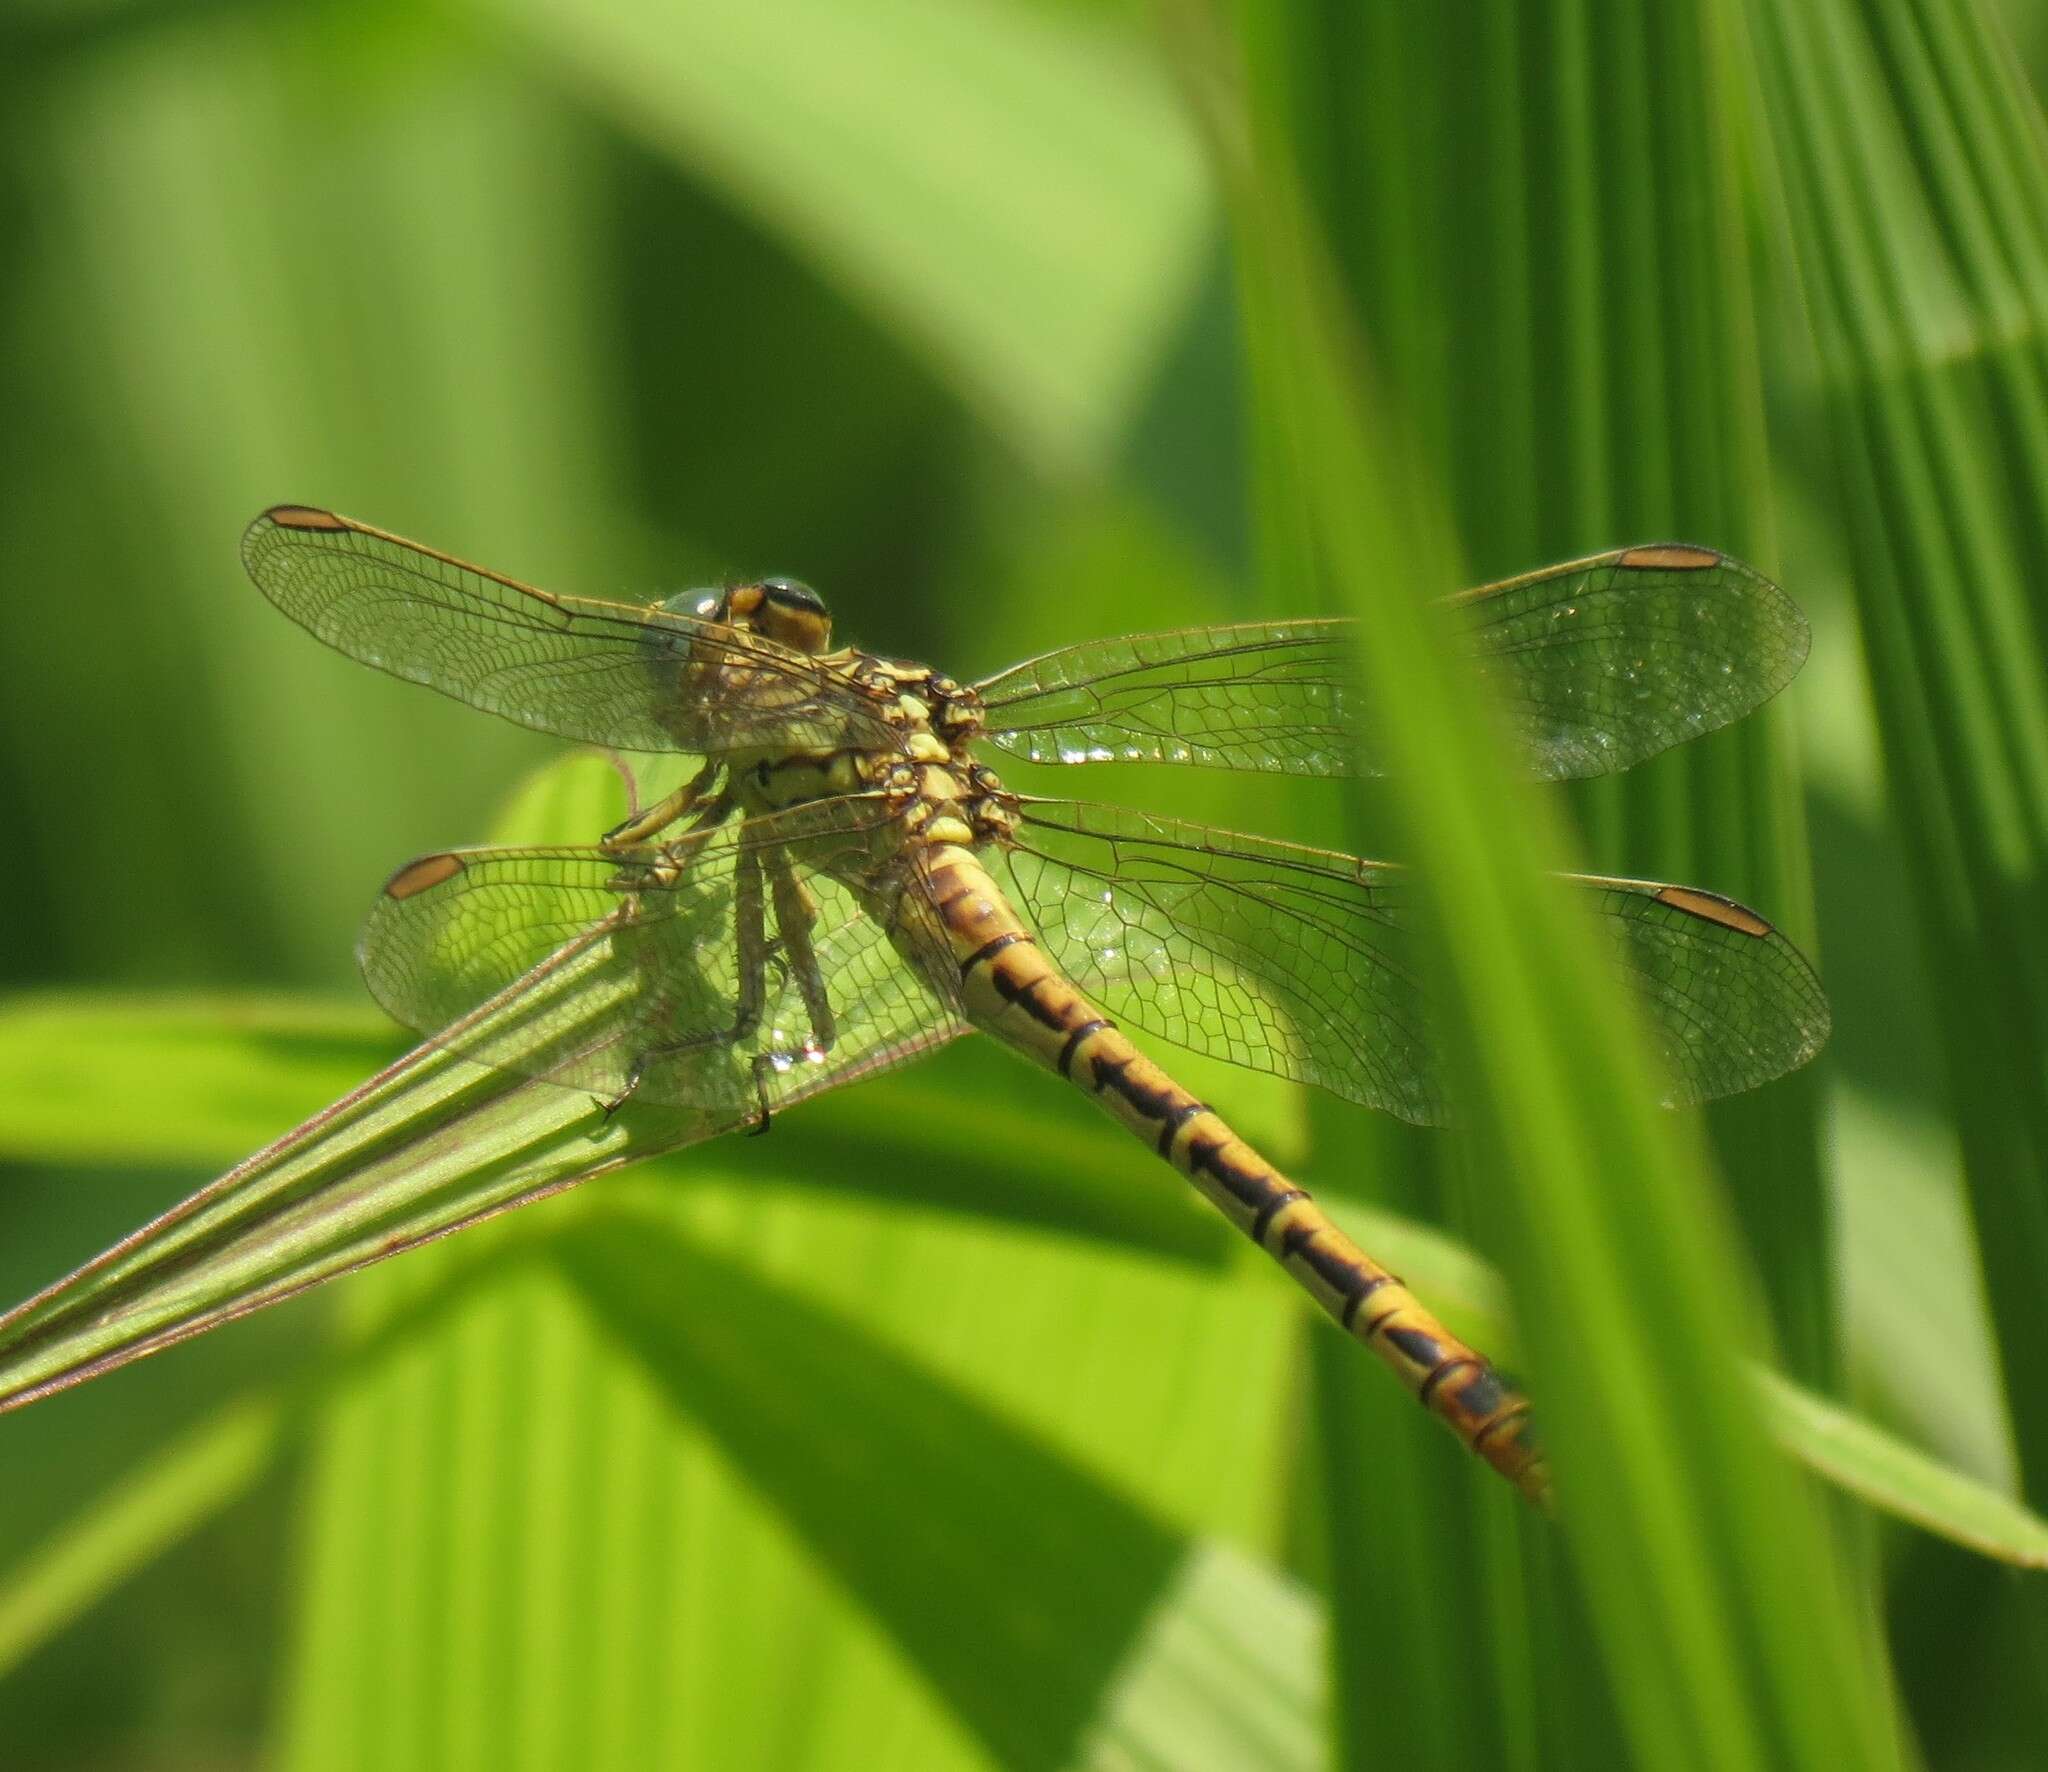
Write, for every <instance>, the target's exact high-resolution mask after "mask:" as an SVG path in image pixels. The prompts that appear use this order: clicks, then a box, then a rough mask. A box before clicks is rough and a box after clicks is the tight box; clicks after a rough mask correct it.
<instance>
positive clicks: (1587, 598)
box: [981, 544, 1807, 780]
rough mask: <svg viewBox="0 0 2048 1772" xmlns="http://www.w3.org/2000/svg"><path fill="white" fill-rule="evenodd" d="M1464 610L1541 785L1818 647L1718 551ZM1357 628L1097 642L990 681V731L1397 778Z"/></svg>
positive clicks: (1781, 604)
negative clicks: (1360, 669) (1357, 664)
mask: <svg viewBox="0 0 2048 1772" xmlns="http://www.w3.org/2000/svg"><path fill="white" fill-rule="evenodd" d="M1451 602H1452V604H1453V606H1454V607H1455V609H1456V610H1457V612H1458V614H1459V616H1460V617H1461V619H1462V621H1463V623H1464V625H1465V629H1466V634H1467V644H1468V646H1469V647H1470V649H1471V651H1472V653H1473V655H1474V658H1475V661H1476V663H1477V665H1478V668H1479V670H1480V671H1481V673H1482V674H1483V675H1485V676H1486V677H1488V678H1490V679H1491V680H1492V682H1493V684H1494V685H1495V688H1496V690H1497V691H1498V693H1499V695H1500V697H1501V699H1502V701H1503V702H1504V703H1505V704H1506V707H1507V709H1508V712H1509V715H1510V718H1511V719H1512V720H1513V722H1514V724H1515V726H1516V728H1517V731H1518V734H1519V737H1520V739H1521V741H1522V749H1523V754H1524V757H1525V759H1526V762H1527V765H1528V767H1529V769H1530V770H1531V772H1533V773H1534V774H1535V775H1536V776H1538V777H1540V778H1544V779H1551V780H1558V779H1563V778H1566V777H1573V776H1588V775H1607V774H1612V773H1614V772H1616V771H1618V770H1622V769H1627V768H1631V767H1633V766H1634V765H1635V764H1637V763H1640V762H1642V761H1643V760H1644V759H1645V758H1648V757H1652V756H1655V755H1656V754H1657V753H1658V752H1659V751H1662V750H1667V749H1669V748H1670V747H1671V746H1672V745H1675V744H1681V743H1683V742H1684V741H1685V740H1687V739H1690V738H1697V737H1699V736H1700V735H1701V734H1702V733H1706V732H1711V731H1714V730H1715V729H1716V728H1718V727H1721V726H1725V725H1727V724H1728V723H1729V722H1730V721H1732V720H1736V719H1739V718H1741V716H1742V715H1744V714H1746V713H1748V712H1750V711H1751V710H1752V709H1753V708H1755V707H1757V706H1759V705H1761V704H1762V703H1763V702H1765V701H1768V700H1769V699H1770V698H1771V697H1772V696H1773V695H1775V694H1777V692H1778V691H1779V690H1780V689H1782V688H1783V687H1784V686H1785V685H1786V684H1787V683H1789V682H1790V681H1791V680H1792V678H1793V676H1794V675H1795V674H1796V673H1797V672H1798V670H1799V667H1800V665H1801V664H1802V663H1803V662H1804V661H1805V658H1806V648H1807V629H1806V620H1805V617H1804V616H1802V615H1801V614H1800V612H1799V610H1798V608H1797V607H1796V606H1795V605H1794V604H1793V603H1792V601H1791V599H1790V598H1788V597H1787V596H1786V595H1785V594H1784V592H1783V591H1781V590H1779V589H1778V587H1777V586H1776V585H1774V584H1772V583H1771V582H1770V580H1768V579H1766V578H1764V577H1762V576H1761V575H1759V574H1758V573H1755V572H1752V571H1751V570H1750V569H1749V568H1748V567H1747V566H1744V565H1742V564H1741V563H1740V562H1739V561H1735V560H1731V559H1729V558H1728V557H1727V556H1726V555H1724V554H1717V553H1714V552H1712V551H1711V550H1709V549H1706V548H1695V547H1687V546H1683V545H1677V544H1671V545H1664V546H1656V547H1639V548H1626V549H1622V550H1620V551H1618V552H1615V553H1611V554H1600V555H1597V556H1595V557H1593V558H1591V559H1586V560H1574V561H1570V562H1568V563H1566V564H1564V565H1562V566H1551V567H1546V568H1545V569H1544V570H1542V571H1540V572H1533V573H1529V574H1527V575H1525V576H1524V577H1521V578H1515V579H1508V580H1506V581H1504V582H1502V583H1500V584H1494V585H1485V586H1482V587H1481V588H1479V589H1478V590H1474V591H1467V592H1464V593H1463V594H1461V595H1460V596H1458V597H1455V598H1453V599H1451ZM1356 629H1357V624H1356V623H1355V622H1352V621H1348V620H1327V621H1287V622H1247V623H1240V624H1236V625H1233V626H1227V627H1211V628H1186V629H1181V630H1178V631H1175V632H1170V633H1160V634H1135V635H1129V636H1126V637H1124V638H1121V639H1114V640H1096V641H1084V642H1082V643H1081V644H1080V645H1077V646H1069V647H1066V648H1064V649H1062V650H1060V651H1058V652H1052V653H1047V654H1046V655H1045V656H1044V657H1042V658H1037V659H1033V660H1032V661H1031V662H1029V663H1028V664H1022V665H1018V666H1017V667H1015V668H1014V669H1012V670H1009V671H1005V672H1003V673H1002V674H1001V675H999V676H996V677H992V678H990V679H989V680H988V681H987V682H986V683H984V684H982V685H981V694H982V699H983V703H984V705H985V706H986V708H987V710H988V736H989V738H990V740H991V741H992V742H993V743H995V744H997V745H1000V746H1001V747H1002V748H1003V749H1005V750H1007V751H1010V752H1013V753H1014V754H1016V755H1018V756H1023V757H1027V758H1029V759H1031V760H1032V761H1034V762H1044V763H1083V762H1112V761H1128V762H1161V763H1191V764H1198V765H1206V766H1208V767H1211V768H1224V769H1253V770H1264V771H1267V772H1271V773H1278V774H1290V775H1351V774H1364V775H1378V774H1382V773H1384V772H1385V768H1386V759H1387V754H1388V747H1387V743H1386V735H1385V731H1384V728H1383V727H1382V725H1381V724H1380V722H1379V721H1378V719H1377V717H1376V715H1375V712H1374V709H1373V707H1372V705H1371V702H1370V698H1369V697H1368V696H1367V695H1366V693H1365V690H1364V688H1363V686H1362V684H1361V683H1360V681H1359V679H1358V676H1357V674H1356V672H1355V670H1354V668H1353V666H1352V663H1351V658H1352V650H1353V648H1354V646H1356V645H1357V644H1359V640H1358V638H1357V633H1356Z"/></svg>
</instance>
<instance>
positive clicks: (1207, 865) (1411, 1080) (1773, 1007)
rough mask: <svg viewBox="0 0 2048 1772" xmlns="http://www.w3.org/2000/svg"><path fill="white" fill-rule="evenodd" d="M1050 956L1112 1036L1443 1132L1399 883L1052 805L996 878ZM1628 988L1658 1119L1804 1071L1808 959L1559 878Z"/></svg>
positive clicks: (1349, 864) (1698, 897)
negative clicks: (1577, 891) (1652, 1070)
mask: <svg viewBox="0 0 2048 1772" xmlns="http://www.w3.org/2000/svg"><path fill="white" fill-rule="evenodd" d="M994 866H995V871H996V874H997V878H998V881H999V882H1000V883H1001V884H1002V885H1003V886H1004V887H1005V888H1006V889H1007V890H1008V891H1010V892H1012V893H1014V894H1015V898H1016V903H1017V905H1018V908H1019V909H1020V910H1022V911H1023V912H1024V913H1025V915H1026V916H1027V917H1028V919H1029V920H1030V921H1031V923H1032V925H1033V926H1034V927H1035V928H1036V930H1037V931H1038V936H1039V940H1040V941H1041V943H1042V944H1043V945H1044V947H1045V949H1046V951H1047V953H1048V954H1049V955H1051V956H1052V958H1053V959H1055V960H1056V961H1057V962H1058V963H1059V965H1060V966H1062V967H1063V968H1064V969H1065V970H1066V972H1067V973H1068V975H1069V976H1070V977H1072V978H1073V980H1074V982H1075V983H1076V984H1078V985H1079V986H1080V987H1081V988H1082V990H1083V991H1085V992H1087V993H1088V994H1089V995H1090V996H1091V997H1092V998H1094V999H1095V1001H1097V1002H1098V1003H1100V1004H1101V1005H1102V1006H1103V1008H1104V1009H1105V1010H1107V1011H1108V1013H1109V1014H1110V1015H1111V1016H1113V1017H1114V1018H1116V1019H1117V1020H1119V1021H1122V1022H1126V1023H1128V1024H1129V1025H1131V1026H1133V1027H1137V1028H1141V1029H1143V1030H1144V1031H1146V1032H1147V1033H1151V1034H1154V1035H1157V1036H1158V1037H1159V1038H1160V1039H1163V1040H1169V1041H1172V1042H1173V1043H1174V1044H1175V1045H1179V1046H1184V1047H1187V1048H1188V1049H1189V1050H1191V1051H1195V1052H1201V1053H1206V1054H1208V1055H1210V1056H1212V1057H1216V1058H1225V1059H1229V1060H1231V1061H1232V1062H1233V1063H1236V1064H1242V1065H1246V1066H1249V1067H1250V1068H1251V1069H1253V1070H1260V1071H1272V1072H1275V1073H1277V1074H1278V1075H1280V1076H1283V1077H1291V1078H1293V1079H1294V1080H1296V1081H1298V1082H1303V1083H1314V1084H1318V1085H1320V1086H1321V1087H1322V1088H1325V1089H1328V1090H1330V1091H1332V1092H1333V1093H1335V1094H1338V1095H1342V1096H1346V1097H1348V1098H1349V1099H1351V1100H1353V1101H1360V1102H1364V1103H1365V1104H1367V1105H1368V1106H1370V1107H1376V1108H1380V1109H1383V1110H1385V1111H1386V1112H1388V1113H1391V1114H1395V1115H1397V1116H1399V1117H1400V1118H1401V1119H1404V1120H1410V1121H1414V1122H1416V1123H1418V1124H1440V1123H1441V1122H1442V1121H1443V1120H1444V1118H1445V1103H1444V1067H1443V1063H1442V1060H1441V1057H1440V1054H1439V1050H1438V1047H1437V1045H1436V1043H1435V1041H1434V1039H1433V1038H1432V1033H1431V1027H1430V1021H1429V1018H1428V1015H1427V1013H1426V1006H1425V1003H1424V998H1423V992H1422V988H1421V982H1420V979H1421V975H1420V965H1421V954H1420V951H1419V947H1418V931H1417V925H1416V915H1415V901H1414V897H1413V890H1412V887H1411V885H1410V882H1409V876H1408V875H1407V873H1406V872H1405V870H1403V869H1401V868H1398V867H1392V866H1389V865H1387V864H1385V863H1381V862H1371V861H1360V860H1358V859H1357V858H1356V857H1354V856H1349V855H1341V854H1337V853H1335V852H1332V851H1327V850H1317V849H1305V848H1299V847H1297V846H1295V845H1293V844H1289V843H1276V842H1271V841H1269V840H1267V839H1265V838H1260V837H1248V836H1241V835H1238V834H1235V833H1233V832H1229V831H1218V830H1211V829H1208V828H1206V827H1204V826H1201V825H1192V824H1183V823H1180V822H1177V821H1175V820H1172V819H1163V818H1151V817H1147V816H1146V815H1144V814H1142V813H1135V812H1128V811H1125V810H1123V809H1121V808H1118V807H1110V806H1087V805H1079V804H1076V803H1073V802H1070V801H1060V800H1027V801H1025V802H1024V803H1023V808H1022V818H1021V822H1020V824H1019V827H1018V831H1017V841H1016V844H1015V846H1014V847H1013V848H1011V849H1010V850H1008V851H1007V853H1005V854H1003V855H1001V856H999V857H997V858H995V862H994ZM1574 878H1575V880H1576V883H1577V884H1578V885H1580V886H1581V887H1583V888H1584V890H1585V891H1586V892H1587V893H1588V894H1589V896H1590V897H1591V900H1592V904H1593V908H1594V910H1595V911H1596V912H1597V913H1598V917H1599V921H1600V924H1601V926H1602V928H1603V930H1604V932H1605V934H1606V936H1607V938H1608V940H1609V942H1610V944H1611V947H1612V951H1613V955H1614V959H1615V962H1616V964H1617V965H1618V966H1619V967H1620V968H1621V970H1622V971H1623V972H1624V973H1625V974H1626V975H1627V976H1628V977H1629V978H1630V979H1631V980H1632V981H1633V982H1634V983H1635V985H1636V986H1637V988H1638V992H1639V994H1640V997H1641V1000H1642V1005H1643V1008H1644V1010H1645V1012H1646V1015H1647V1019H1648V1023H1649V1026H1650V1029H1651V1033H1652V1037H1653V1038H1654V1040H1655V1041H1656V1044H1657V1047H1658V1055H1659V1057H1660V1059H1661V1061H1662V1064H1663V1067H1664V1074H1665V1076H1666V1077H1667V1079H1668V1088H1667V1093H1666V1099H1667V1101H1669V1102H1670V1103H1671V1104H1673V1105H1678V1104H1682V1103H1691V1102H1698V1101H1705V1100H1710V1099H1713V1098H1715V1097H1718V1096H1723V1095H1732V1094H1735V1093H1737V1092H1739V1091H1741V1090H1744V1089H1752V1088H1755V1087H1756V1086H1757V1085H1758V1084H1760V1083H1765V1082H1768V1081H1769V1080H1770V1079H1771V1078H1773V1077H1777V1076H1781V1075H1782V1074H1783V1073H1785V1072H1786V1071H1789V1070H1792V1069H1793V1068H1795V1067H1796V1066H1798V1065H1801V1064H1804V1063H1805V1062H1806V1061H1807V1060H1808V1059H1809V1058H1811V1057H1812V1056H1813V1055H1814V1053H1816V1052H1817V1051H1819V1049H1820V1046H1821V1043H1822V1041H1824V1040H1825V1039H1826V1038H1827V1033H1828V1007H1827V999H1826V998H1825V997H1824V996H1823V995H1822V993H1821V989H1820V985H1819V983H1818V981H1817V980H1816V979H1815V978H1814V975H1813V971H1812V968H1811V967H1809V966H1808V964H1807V963H1806V960H1805V958H1804V957H1803V956H1802V955H1801V954H1800V952H1799V950H1798V949H1797V948H1795V947H1794V946H1793V945H1792V944H1791V943H1790V942H1789V941H1787V940H1786V939H1785V938H1784V937H1783V936H1782V935H1780V934H1778V933H1777V932H1776V931H1775V930H1773V929H1772V928H1771V927H1770V925H1769V924H1767V923H1765V922H1764V921H1763V919H1762V918H1760V917H1758V916H1757V915H1756V914H1755V913H1754V912H1752V911H1749V910H1746V909H1744V908H1743V907H1742V906H1740V905H1737V904H1735V903H1733V902H1732V901H1730V900H1728V899H1724V898H1720V897H1718V896H1716V895H1715V894H1713V893H1708V892H1700V891H1696V890H1693V889H1691V888H1688V887H1679V886H1663V885H1658V884H1656V883H1653V882H1648V881H1638V880H1609V879H1601V878H1596V877H1592V876H1574Z"/></svg>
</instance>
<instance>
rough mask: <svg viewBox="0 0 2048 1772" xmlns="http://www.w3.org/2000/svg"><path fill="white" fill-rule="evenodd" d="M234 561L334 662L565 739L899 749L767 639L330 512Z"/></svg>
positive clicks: (712, 747)
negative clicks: (554, 581) (554, 589)
mask: <svg viewBox="0 0 2048 1772" xmlns="http://www.w3.org/2000/svg"><path fill="white" fill-rule="evenodd" d="M242 563H243V565H244V566H245V567H246V568H247V569H248V573H249V576H250V577H251V578H252V579H254V580H255V581H256V584H257V586H258V588H259V589H261V590H262V592H263V594H264V595H265V596H267V597H268V598H269V599H270V600H271V601H272V602H273V603H275V604H276V605H277V606H278V608H280V609H282V610H283V611H284V612H285V614H287V615H289V616H290V617H291V618H292V619H293V620H294V621H296V622H298V623H299V624H300V625H301V626H302V627H305V628H307V629H309V630H310V631H311V632H312V633H314V634H315V635H317V636H318V637H319V638H320V639H322V640H324V641H326V642H327V644H328V645H330V646H332V647H334V648H335V649H336V650H337V651H340V652H345V653H347V654H348V656H349V657H351V658H354V659H359V660H360V661H361V662H363V663H364V664H369V665H374V666H376V667H377V668H378V669H379V670H382V671H388V672H390V673H391V674H392V675H393V676H395V677H403V678H405V679H406V680H407V681H408V682H413V683H424V684H426V685H427V686H428V687H429V688H432V689H437V690H439V691H440V692H441V693H442V694H443V695H448V696H452V697H453V698H454V699H455V700H457V701H462V702H467V703H468V704H469V705H470V706H471V707H475V708H481V709H483V710H484V711H485V712H487V713H492V714H498V715H501V716H502V717H503V718H505V719H508V720H512V721H516V722H517V723H518V724H520V725H522V726H533V727H538V728H539V729H540V730H542V731H544V732H555V733H559V734H561V735H562V736H563V737H565V738H574V739H581V740H583V741H584V742H585V743H589V744H601V745H607V746H609V747H611V748H613V749H615V750H624V751H674V750H684V751H696V752H720V751H725V750H731V749H734V748H738V747H742V746H747V745H762V744H766V745H780V744H787V745H791V746H807V745H833V744H840V743H846V742H849V741H851V742H857V743H862V744H869V745H878V746H879V745H887V746H891V747H893V746H894V745H895V744H896V743H897V742H898V741H897V740H896V739H895V738H894V737H893V736H892V734H891V729H890V728H889V727H888V726H887V725H886V723H884V722H883V721H882V720H881V719H880V717H879V715H878V714H877V713H876V712H875V710H874V707H873V705H872V704H871V703H870V702H868V701H867V700H865V699H864V698H863V697H862V696H861V695H860V694H859V692H858V691H856V690H854V689H853V688H851V687H850V686H849V685H847V684H846V683H844V682H843V680H841V679H839V678H838V677H836V676H833V675H832V674H831V673H829V672H826V671H823V670H821V669H820V668H819V666H818V665H817V663H816V661H814V660H812V659H809V658H806V657H805V656H804V655H802V654H801V653H797V652H792V651H790V650H789V649H787V648H786V647H782V646H778V645H776V644H774V643H773V642H772V641H769V640H765V639H761V638H759V637H757V636H755V635H751V634H746V633H742V632H739V631H737V630H735V629H733V628H730V627H726V626H724V625H722V624H719V623H713V622H705V621H699V620H697V619H695V618H694V617H691V616H688V615H683V614H679V613H675V612H673V611H669V610H666V609H663V608H661V607H659V606H647V607H637V608H636V607H634V606H632V605H630V604H625V603H605V602H598V601H593V600H589V599H584V598H577V597H562V596H556V595H554V594H553V593H551V592H547V591H541V590H536V589H534V588H533V587H532V586H530V585H524V584H521V583H519V582H518V581H517V580H516V579H510V578H505V577H502V576H500V575H499V574H497V573H494V572H487V571H485V570H484V569H483V568H481V567H477V566H471V565H468V564H467V563H465V562H464V561H461V560H457V559H454V558H453V557H451V556H449V555H447V554H441V553H437V552H436V551H434V550H433V549H431V548H425V547H421V546H420V545H419V544H418V543H416V542H410V541H406V540H405V539H403V538H402V537H400V536H396V535H389V534H386V533H385V532H384V531H383V530H381V529H373V528H372V527H371V526H370V525H368V524H367V523H358V522H356V521H355V520H354V519H353V518H349V517H341V516H337V515H335V514H334V513H333V512H331V511H316V510H310V509H306V508H304V507H301V506H296V505H279V506H277V507H276V508H274V509H272V510H269V511H266V512H264V514H263V515H262V516H260V517H258V518H257V519H256V521H255V522H254V523H252V524H250V525H249V528H248V531H247V533H246V534H245V535H244V536H243V538H242Z"/></svg>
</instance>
